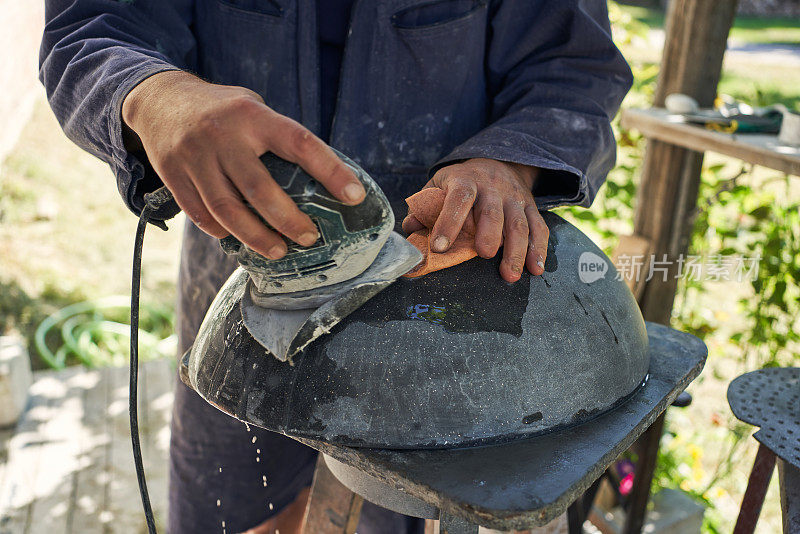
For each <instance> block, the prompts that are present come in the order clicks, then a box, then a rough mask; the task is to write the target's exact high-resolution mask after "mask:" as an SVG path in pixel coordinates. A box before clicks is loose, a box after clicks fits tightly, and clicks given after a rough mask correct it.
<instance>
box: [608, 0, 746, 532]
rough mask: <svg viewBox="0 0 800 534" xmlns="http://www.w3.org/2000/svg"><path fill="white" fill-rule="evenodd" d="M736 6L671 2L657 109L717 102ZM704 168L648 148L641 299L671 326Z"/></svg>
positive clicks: (639, 225)
mask: <svg viewBox="0 0 800 534" xmlns="http://www.w3.org/2000/svg"><path fill="white" fill-rule="evenodd" d="M736 5H737V0H671V2H670V4H669V9H668V12H667V21H666V41H665V43H664V52H663V55H662V59H661V70H660V71H659V75H658V85H657V87H656V93H655V99H654V102H653V104H654V105H655V106H658V107H663V106H664V100H665V98H666V96H667V95H669V94H671V93H683V94H686V95H689V96H691V97H693V98H694V99H695V100H697V101H698V103H699V104H700V106H703V107H710V106H711V105H712V104H713V102H714V99H715V97H716V94H717V84H718V83H719V79H720V76H721V73H722V60H723V57H724V55H725V48H726V43H727V39H728V32H729V31H730V28H731V26H732V25H733V19H734V16H735V15H736ZM702 165H703V154H702V153H699V152H694V151H691V150H687V149H684V148H680V147H677V146H675V145H670V144H668V143H663V142H660V141H652V140H651V141H648V143H647V148H646V150H645V157H644V164H643V166H642V181H641V185H640V186H639V190H638V195H637V202H636V216H635V219H634V233H635V234H636V235H637V236H641V237H643V238H644V239H646V240H647V241H648V243H649V247H650V253H651V254H652V255H653V256H652V261H651V266H652V267H651V268H652V272H653V273H656V274H654V275H653V276H652V277H650V279H649V280H648V281H647V283H646V284H645V286H644V289H643V291H642V294H641V297H640V298H639V306H640V308H641V309H642V314H643V315H644V318H645V319H646V320H648V321H653V322H657V323H661V324H669V320H670V315H671V314H672V305H673V302H674V300H675V290H676V287H677V284H678V280H677V277H676V275H677V273H678V265H679V264H678V258H679V257H680V256H681V255H682V254H686V252H687V251H688V247H689V237H690V236H691V229H692V225H693V223H694V217H695V214H696V210H697V193H698V190H699V187H700V170H701V168H702ZM664 268H665V271H661V269H664ZM662 273H663V274H662ZM663 424H664V415H663V414H662V415H661V417H659V418H658V419H657V420H656V423H655V424H654V425H653V426H651V428H650V429H649V430H648V431H647V432H645V433H644V434H643V435H642V437H641V438H640V439H639V440H638V441H637V444H636V445H635V446H634V447H635V449H637V450H639V451H640V452H641V454H640V458H639V461H638V465H637V466H636V478H635V482H634V487H633V490H632V492H631V496H630V503H631V504H630V507H629V509H628V517H627V520H626V522H625V527H624V533H625V534H634V533H638V532H641V530H642V526H643V525H644V519H645V512H646V506H647V501H648V499H649V496H650V486H651V484H652V480H653V472H654V470H655V463H656V458H657V456H658V455H657V451H658V443H659V441H660V439H661V433H662V431H663Z"/></svg>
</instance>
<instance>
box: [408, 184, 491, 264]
mask: <svg viewBox="0 0 800 534" xmlns="http://www.w3.org/2000/svg"><path fill="white" fill-rule="evenodd" d="M444 198H445V192H444V191H443V190H441V189H439V188H438V187H429V188H427V189H423V190H422V191H420V192H419V193H415V194H413V195H411V196H410V197H408V198H407V199H406V204H408V213H409V215H413V216H414V217H415V218H416V219H417V220H418V221H419V222H420V223H422V225H423V226H425V228H424V229H422V230H418V231H416V232H414V233H413V234H411V235H410V236H408V242H409V243H411V244H412V245H414V246H415V247H417V249H419V251H420V252H422V256H423V259H422V261H421V262H420V263H419V265H417V266H416V267H415V268H414V269H413V270H411V271H410V272H408V273H406V274H405V275H403V276H406V277H408V278H415V277H417V276H423V275H426V274H428V273H432V272H434V271H439V270H441V269H446V268H448V267H452V266H453V265H458V264H459V263H462V262H465V261H467V260H470V259H472V258H474V257H475V256H477V255H478V253H477V252H476V251H475V218H474V217H473V214H472V211H471V210H470V213H469V215H468V216H467V220H466V221H465V222H464V226H463V228H462V229H461V232H459V234H458V237H456V240H455V241H454V242H453V245H452V246H451V247H450V248H449V249H448V250H447V252H444V253H439V252H433V251H432V250H431V245H430V231H431V229H432V228H433V225H434V224H435V223H436V219H437V218H438V217H439V213H441V212H442V207H443V206H444Z"/></svg>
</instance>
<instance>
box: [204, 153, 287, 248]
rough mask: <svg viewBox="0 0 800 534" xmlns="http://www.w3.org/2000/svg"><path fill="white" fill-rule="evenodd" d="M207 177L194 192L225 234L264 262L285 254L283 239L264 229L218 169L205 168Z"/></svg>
mask: <svg viewBox="0 0 800 534" xmlns="http://www.w3.org/2000/svg"><path fill="white" fill-rule="evenodd" d="M205 172H206V173H208V174H207V175H206V177H205V178H204V179H202V180H200V181H198V180H197V179H196V177H193V178H195V179H194V180H193V181H194V183H195V184H197V191H198V193H200V197H201V198H202V199H203V203H204V204H205V206H206V208H207V209H208V211H209V212H210V213H211V215H213V216H214V218H215V219H216V220H217V222H219V223H220V224H221V225H222V226H223V227H225V229H226V230H228V232H230V233H231V234H233V235H234V236H235V237H236V238H238V239H239V241H241V242H242V243H244V244H245V245H247V246H248V247H250V248H251V249H253V250H255V251H256V252H258V253H259V254H261V255H262V256H265V257H266V258H269V259H272V260H277V259H279V258H282V257H283V256H284V255H285V254H286V243H284V242H283V239H282V238H281V237H280V236H279V235H278V234H276V233H275V232H273V231H272V230H270V229H269V228H267V227H266V226H264V223H262V222H261V221H260V220H259V219H258V217H256V216H255V214H254V213H253V212H252V211H250V209H249V208H248V207H247V206H245V205H244V202H242V199H241V197H240V196H239V194H238V192H237V191H236V190H235V189H234V186H233V184H232V183H231V182H230V181H229V180H228V179H227V177H225V176H224V175H223V174H222V171H221V170H220V169H212V168H206V169H205Z"/></svg>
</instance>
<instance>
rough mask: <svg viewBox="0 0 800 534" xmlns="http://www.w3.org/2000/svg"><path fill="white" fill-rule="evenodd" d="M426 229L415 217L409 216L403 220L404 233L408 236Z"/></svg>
mask: <svg viewBox="0 0 800 534" xmlns="http://www.w3.org/2000/svg"><path fill="white" fill-rule="evenodd" d="M423 228H425V225H424V224H422V223H421V222H419V220H417V218H416V217H414V216H413V215H409V216H407V217H406V218H405V219H403V231H404V232H405V233H407V234H413V233H414V232H416V231H418V230H422V229H423Z"/></svg>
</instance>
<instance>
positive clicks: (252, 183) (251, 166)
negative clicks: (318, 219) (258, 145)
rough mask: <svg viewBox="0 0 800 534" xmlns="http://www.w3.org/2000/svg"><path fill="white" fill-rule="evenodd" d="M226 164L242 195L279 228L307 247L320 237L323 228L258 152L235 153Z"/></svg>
mask: <svg viewBox="0 0 800 534" xmlns="http://www.w3.org/2000/svg"><path fill="white" fill-rule="evenodd" d="M222 168H223V171H224V172H225V174H226V175H227V176H228V177H229V178H230V180H231V182H233V184H234V185H235V186H236V188H237V189H238V190H239V192H240V193H241V194H242V196H244V198H246V199H247V201H248V202H250V205H251V206H253V208H255V210H256V211H257V212H258V213H260V214H261V216H262V217H264V220H266V221H267V222H268V223H269V224H270V225H272V227H273V228H275V229H276V230H277V231H278V232H280V233H281V234H283V235H285V236H286V237H288V238H289V239H291V240H292V241H294V242H295V243H299V244H300V245H302V246H304V247H310V246H311V245H313V244H314V243H315V242H316V241H317V239H318V238H319V232H318V231H317V227H316V226H314V223H313V222H312V221H311V218H310V217H309V216H308V215H306V214H305V213H303V212H302V211H300V208H298V207H297V204H295V202H294V201H293V200H292V199H291V198H290V197H289V195H288V194H286V191H284V190H283V188H282V187H281V186H279V185H278V184H277V183H276V182H275V180H273V179H272V176H270V174H269V171H267V169H266V167H264V164H263V163H261V160H259V159H258V157H257V155H256V154H253V155H251V156H248V157H243V156H241V155H240V156H239V157H232V158H230V159H229V160H228V161H227V162H223V164H222Z"/></svg>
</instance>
